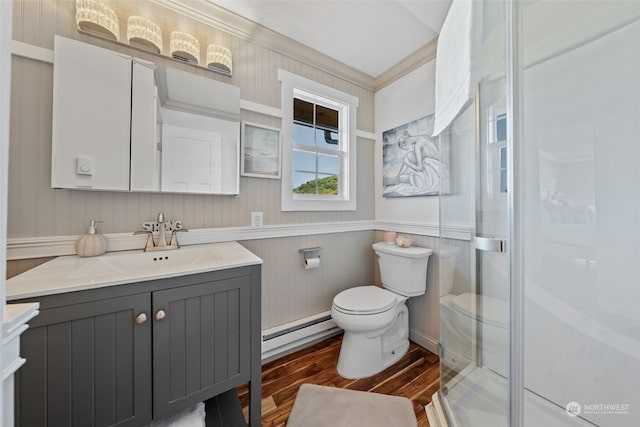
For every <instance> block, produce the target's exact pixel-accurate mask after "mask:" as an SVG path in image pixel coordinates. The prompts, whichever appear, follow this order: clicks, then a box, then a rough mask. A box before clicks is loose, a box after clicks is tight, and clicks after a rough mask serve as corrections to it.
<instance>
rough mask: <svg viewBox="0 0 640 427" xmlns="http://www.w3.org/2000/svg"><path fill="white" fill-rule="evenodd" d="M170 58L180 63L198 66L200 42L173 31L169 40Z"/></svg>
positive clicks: (188, 35) (189, 35) (187, 35)
mask: <svg viewBox="0 0 640 427" xmlns="http://www.w3.org/2000/svg"><path fill="white" fill-rule="evenodd" d="M169 48H170V51H171V57H173V58H175V59H179V60H180V61H184V62H189V63H191V64H198V63H199V62H200V42H198V40H197V39H196V38H195V37H193V36H192V35H191V34H187V33H183V32H181V31H174V32H172V33H171V36H170V38H169Z"/></svg>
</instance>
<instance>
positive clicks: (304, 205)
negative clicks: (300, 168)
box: [278, 69, 359, 212]
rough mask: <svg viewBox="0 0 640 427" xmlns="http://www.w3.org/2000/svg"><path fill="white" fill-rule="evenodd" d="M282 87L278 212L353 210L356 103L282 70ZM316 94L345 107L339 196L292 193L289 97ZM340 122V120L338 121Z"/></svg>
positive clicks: (291, 135) (331, 89) (349, 98)
mask: <svg viewBox="0 0 640 427" xmlns="http://www.w3.org/2000/svg"><path fill="white" fill-rule="evenodd" d="M278 80H280V82H281V83H282V182H281V185H282V187H281V191H282V210H283V211H285V212H286V211H355V210H356V116H357V108H358V104H359V100H358V98H357V97H355V96H353V95H350V94H348V93H345V92H342V91H340V90H337V89H334V88H331V87H329V86H325V85H323V84H321V83H318V82H314V81H313V80H309V79H306V78H304V77H300V76H298V75H295V74H292V73H290V72H288V71H285V70H281V69H280V70H278ZM296 90H297V91H302V92H304V93H305V94H317V96H319V97H320V98H322V99H327V100H330V101H333V102H335V103H336V105H348V108H347V109H348V117H347V118H346V122H347V128H346V129H341V131H343V132H344V133H345V140H347V141H348V145H347V155H348V168H349V170H348V171H342V179H343V180H346V182H345V183H344V186H341V189H342V190H343V191H342V193H343V194H342V196H341V197H335V196H329V197H327V196H326V195H325V196H323V195H305V196H300V195H294V193H293V191H292V189H293V183H292V179H293V171H292V169H293V97H294V92H295V91H296ZM341 120H342V119H341Z"/></svg>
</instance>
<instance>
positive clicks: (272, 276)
mask: <svg viewBox="0 0 640 427" xmlns="http://www.w3.org/2000/svg"><path fill="white" fill-rule="evenodd" d="M373 236H374V232H373V231H361V232H354V233H335V234H323V235H317V236H300V237H289V238H282V239H264V240H250V241H242V242H240V243H241V244H242V245H243V246H245V247H246V248H247V249H249V250H250V251H251V252H253V253H255V254H256V255H258V256H259V257H260V258H262V259H263V260H264V264H263V265H262V329H263V330H264V329H269V328H272V327H274V326H278V325H281V324H284V323H288V322H292V321H294V320H297V319H302V318H305V317H308V316H312V315H315V314H318V313H321V312H324V311H327V310H331V304H332V302H333V297H334V296H335V295H336V294H338V293H339V292H340V291H342V290H344V289H347V288H350V287H353V286H358V285H367V284H372V283H373V281H374V277H373V271H374V259H375V256H374V253H373V249H372V248H371V244H372V243H373ZM310 247H321V248H322V249H321V250H320V267H319V268H316V269H311V270H305V269H304V263H303V260H304V258H303V254H302V252H300V249H302V248H310Z"/></svg>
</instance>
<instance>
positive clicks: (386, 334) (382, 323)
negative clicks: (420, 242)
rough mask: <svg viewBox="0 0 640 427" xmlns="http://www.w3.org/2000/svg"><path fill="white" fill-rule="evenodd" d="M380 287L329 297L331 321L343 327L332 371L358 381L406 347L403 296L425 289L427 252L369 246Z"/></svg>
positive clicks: (406, 316) (406, 315)
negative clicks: (373, 256)
mask: <svg viewBox="0 0 640 427" xmlns="http://www.w3.org/2000/svg"><path fill="white" fill-rule="evenodd" d="M373 249H374V251H375V252H376V256H377V257H378V261H379V265H380V276H381V279H382V286H383V287H382V288H380V287H378V286H357V287H355V288H351V289H347V290H344V291H342V292H340V293H339V294H338V295H336V296H335V298H334V299H333V304H332V307H331V317H332V318H333V321H334V322H335V323H336V325H338V326H339V327H341V328H342V329H344V337H343V339H342V347H341V348H340V357H339V359H338V366H337V369H338V373H339V374H340V375H341V376H343V377H345V378H364V377H368V376H371V375H374V374H377V373H378V372H381V371H382V370H384V369H385V368H387V367H388V366H391V365H393V364H394V363H395V362H397V361H398V360H399V359H400V358H402V356H404V355H405V354H406V352H407V350H408V349H409V310H408V309H407V306H406V301H407V299H408V298H409V297H412V296H418V295H422V294H424V293H425V292H426V286H427V264H428V260H429V255H431V249H427V248H418V247H410V248H400V247H399V246H396V245H391V244H388V243H384V242H381V243H375V244H374V245H373Z"/></svg>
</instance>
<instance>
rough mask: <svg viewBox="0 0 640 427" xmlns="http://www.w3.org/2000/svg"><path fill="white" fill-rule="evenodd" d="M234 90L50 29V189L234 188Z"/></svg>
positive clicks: (236, 153) (230, 190)
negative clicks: (65, 36) (52, 60)
mask: <svg viewBox="0 0 640 427" xmlns="http://www.w3.org/2000/svg"><path fill="white" fill-rule="evenodd" d="M239 139H240V89H239V88H238V87H236V86H233V85H230V84H226V83H223V82H219V81H217V80H214V79H212V78H207V77H204V76H201V75H197V74H192V73H188V72H185V71H181V70H178V69H174V68H169V67H165V66H163V65H160V64H155V63H152V62H149V61H144V60H141V59H138V58H134V57H131V56H129V55H125V54H121V53H118V52H115V51H112V50H109V49H105V48H101V47H97V46H94V45H91V44H87V43H83V42H79V41H77V40H72V39H68V38H64V37H61V36H56V37H55V45H54V72H53V129H52V170H51V185H52V187H53V188H70V189H83V190H105V191H142V192H158V191H160V192H172V193H200V194H238V192H239V169H238V168H239V155H240V148H239V146H240V145H239Z"/></svg>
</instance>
